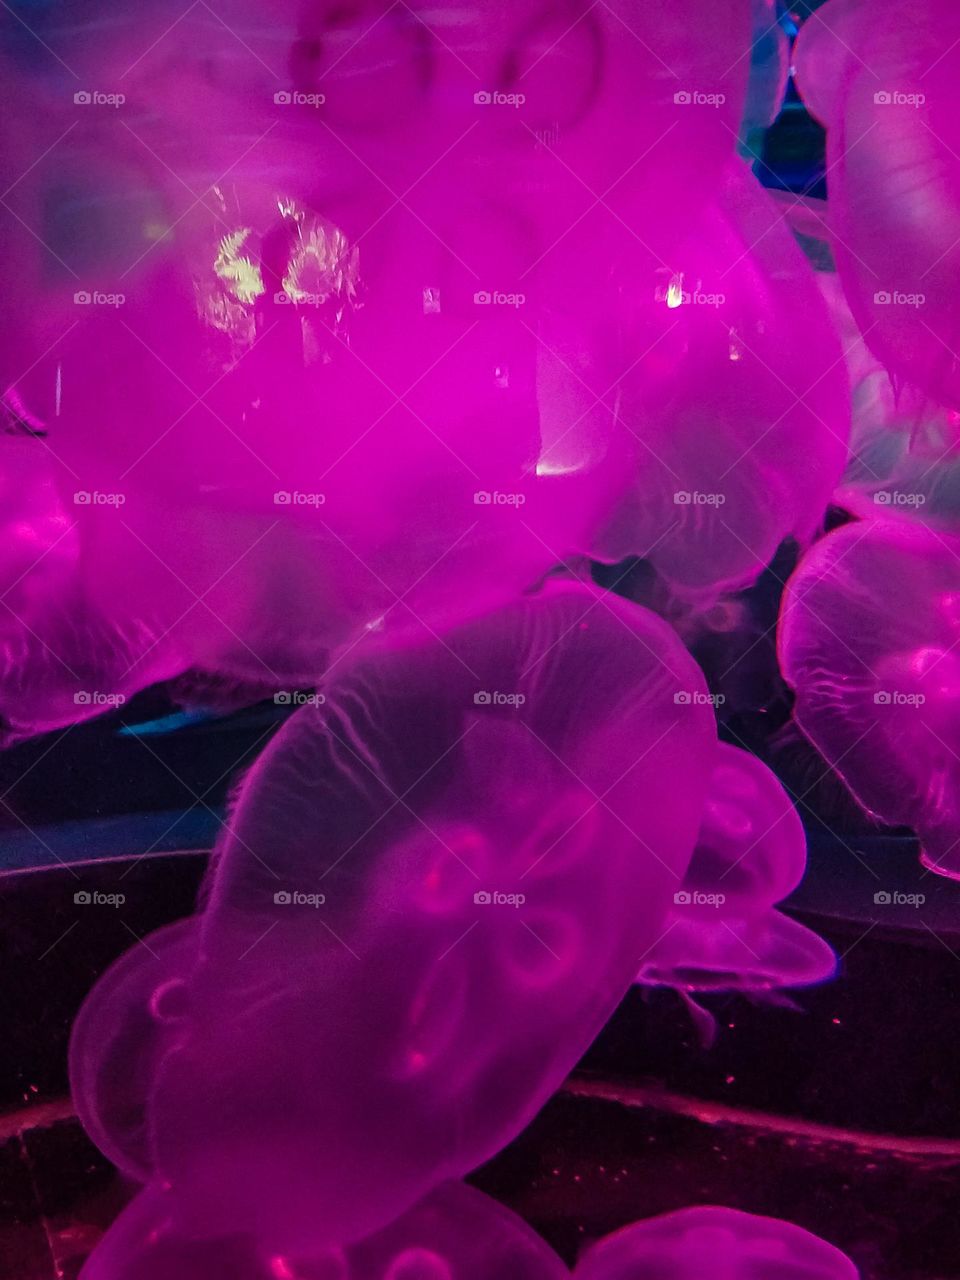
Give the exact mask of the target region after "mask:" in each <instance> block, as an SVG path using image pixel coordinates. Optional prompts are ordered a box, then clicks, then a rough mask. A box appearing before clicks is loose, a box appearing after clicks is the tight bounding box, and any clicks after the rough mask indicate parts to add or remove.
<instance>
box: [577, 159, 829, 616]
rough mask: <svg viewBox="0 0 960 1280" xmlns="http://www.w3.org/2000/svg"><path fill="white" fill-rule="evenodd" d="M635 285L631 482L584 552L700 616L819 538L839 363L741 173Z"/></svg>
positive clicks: (812, 287)
mask: <svg viewBox="0 0 960 1280" xmlns="http://www.w3.org/2000/svg"><path fill="white" fill-rule="evenodd" d="M664 263H666V265H664ZM637 270H638V274H637V277H636V278H637V281H638V283H637V286H636V289H635V290H634V296H633V298H632V302H633V311H634V325H635V327H634V330H633V331H632V332H631V334H630V346H629V348H628V350H629V351H632V352H635V353H636V354H634V355H633V356H632V357H631V362H630V363H629V367H628V368H627V369H626V370H625V372H624V373H623V376H622V380H621V383H620V389H619V399H618V402H617V406H616V419H617V421H618V422H619V424H620V428H621V430H625V431H626V432H628V433H629V437H628V438H630V439H632V442H633V444H632V453H633V462H632V468H631V471H632V475H631V483H630V488H629V490H628V492H627V493H626V494H625V495H624V497H623V499H622V500H621V502H620V503H619V505H617V506H615V507H614V509H613V510H612V512H611V515H610V518H609V519H608V521H607V525H606V527H605V529H604V530H603V531H602V533H601V534H600V535H599V536H598V537H597V538H596V539H595V540H594V543H593V547H592V553H593V554H594V555H595V556H596V557H598V558H600V559H603V560H607V561H611V562H617V561H620V560H622V559H624V558H626V557H627V556H629V555H639V556H644V557H647V558H649V559H650V560H651V562H652V563H653V564H654V566H655V567H656V569H657V571H658V572H659V573H660V574H661V575H662V576H663V577H664V578H666V579H667V580H668V581H669V582H670V583H671V585H672V587H673V589H674V590H675V592H677V593H678V594H680V595H684V596H686V597H688V598H690V599H692V600H694V601H699V602H700V605H701V606H702V607H707V606H709V605H710V604H712V603H713V602H714V601H715V600H716V598H717V597H718V596H719V595H720V594H721V593H722V592H723V591H726V590H733V589H739V588H742V587H745V586H749V585H750V584H751V583H753V582H754V581H756V579H757V578H758V577H759V575H760V573H761V572H762V570H763V569H764V568H765V567H766V565H768V564H769V563H770V561H771V560H772V558H773V556H774V553H775V552H776V549H777V547H778V546H779V544H780V543H781V541H782V540H783V539H784V538H786V537H787V536H789V535H792V536H794V537H795V538H797V539H798V540H800V541H806V540H809V539H810V538H811V537H812V536H813V533H814V532H815V530H816V529H817V528H818V526H819V524H820V522H821V520H822V517H823V513H824V511H825V509H826V506H827V503H828V501H829V498H830V494H831V491H832V489H833V487H834V485H835V483H836V481H837V480H838V479H839V477H840V474H841V473H842V470H843V466H844V463H845V461H846V457H847V444H848V436H849V406H848V396H847V393H846V382H845V378H844V371H843V362H842V359H841V351H840V348H839V344H838V342H837V339H836V335H835V333H834V331H833V328H832V325H831V323H830V319H829V315H828V313H827V310H826V307H825V305H824V302H823V299H822V297H821V296H820V293H819V291H818V289H817V287H816V283H815V281H814V279H813V274H812V270H811V267H810V264H809V263H808V262H807V261H806V259H805V258H804V256H803V254H802V252H801V250H800V249H799V247H798V246H797V245H796V243H795V242H794V241H793V239H792V237H791V235H790V233H789V232H788V230H787V229H786V227H785V226H784V225H783V224H782V219H781V216H780V213H779V211H778V210H777V208H776V206H775V205H774V204H773V203H772V202H771V200H770V198H769V196H768V194H767V193H766V192H764V191H763V189H762V188H761V187H760V186H759V184H758V183H757V182H756V180H755V179H754V178H753V176H752V175H751V174H750V173H749V172H748V171H747V170H746V169H745V168H744V167H743V166H742V163H741V162H739V161H738V162H737V163H736V164H734V165H731V166H730V167H729V169H728V172H727V175H726V181H725V183H724V185H723V187H722V189H721V192H720V194H719V197H718V200H717V204H716V206H715V208H714V209H713V210H712V211H711V212H710V213H709V215H707V216H705V217H704V218H703V220H702V223H701V228H700V231H699V234H698V235H696V236H691V237H689V238H688V239H687V240H686V241H685V242H679V243H677V244H675V246H674V248H673V251H672V252H670V251H667V252H666V253H665V254H664V256H663V258H662V259H661V260H660V261H656V260H654V259H651V260H650V261H649V262H648V263H647V264H646V268H645V269H643V268H642V267H640V268H638V269H637ZM801 349H802V350H804V352H805V359H804V362H803V365H802V371H801V366H800V365H799V364H798V363H797V361H796V360H795V358H794V355H793V353H794V352H796V351H798V350H801ZM806 357H809V359H807V358H806Z"/></svg>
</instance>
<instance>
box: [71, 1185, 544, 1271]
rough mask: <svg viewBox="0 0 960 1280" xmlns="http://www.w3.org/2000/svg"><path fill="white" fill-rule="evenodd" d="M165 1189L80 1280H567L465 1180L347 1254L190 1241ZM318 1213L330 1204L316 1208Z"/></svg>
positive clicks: (242, 1238) (131, 1210)
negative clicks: (276, 1251)
mask: <svg viewBox="0 0 960 1280" xmlns="http://www.w3.org/2000/svg"><path fill="white" fill-rule="evenodd" d="M168 1199H169V1197H167V1196H165V1194H164V1192H163V1190H162V1189H161V1188H159V1187H155V1186H152V1187H149V1188H147V1189H146V1190H144V1191H142V1192H141V1193H140V1194H139V1195H138V1196H137V1197H136V1199H135V1200H134V1201H133V1202H132V1203H131V1204H130V1205H129V1206H128V1208H127V1209H126V1210H125V1211H124V1212H123V1213H122V1214H121V1215H120V1217H119V1218H118V1219H117V1221H116V1222H115V1223H114V1225H113V1226H112V1227H111V1228H110V1230H109V1231H108V1232H107V1234H106V1236H105V1237H104V1239H103V1240H102V1241H101V1242H100V1244H99V1245H98V1246H97V1248H96V1249H95V1250H94V1252H93V1254H92V1255H91V1256H90V1258H89V1259H88V1261H87V1263H86V1265H85V1267H84V1269H83V1271H82V1272H81V1277H82V1280H278V1278H282V1280H491V1277H493V1276H509V1277H510V1280H565V1277H568V1276H569V1272H568V1271H567V1269H566V1267H564V1266H563V1264H562V1263H561V1261H560V1259H559V1258H558V1257H557V1255H556V1254H555V1253H554V1252H553V1251H552V1250H551V1249H550V1248H549V1247H548V1246H547V1245H546V1244H545V1243H544V1241H543V1240H541V1239H540V1237H539V1236H537V1235H536V1234H535V1233H534V1232H533V1231H532V1230H531V1229H530V1228H529V1227H528V1226H527V1224H526V1223H525V1222H524V1221H523V1220H522V1219H521V1218H519V1217H517V1215H516V1214H514V1213H511V1212H510V1210H509V1209H506V1208H504V1206H503V1205H501V1204H498V1203H497V1201H495V1200H492V1199H491V1198H490V1197H489V1196H486V1195H483V1194H482V1193H481V1192H479V1191H475V1190H474V1189H473V1188H472V1187H468V1186H465V1185H464V1184H463V1183H448V1184H446V1185H444V1186H442V1187H440V1188H438V1189H437V1190H436V1191H434V1192H432V1193H431V1194H430V1195H428V1196H427V1197H426V1198H425V1199H423V1200H421V1201H420V1202H419V1203H418V1204H416V1205H414V1206H413V1208H411V1209H409V1210H408V1211H407V1212H406V1213H405V1214H403V1215H402V1216H401V1217H400V1218H398V1219H397V1220H396V1221H395V1222H393V1223H391V1224H390V1225H389V1226H387V1227H386V1228H384V1229H383V1230H382V1231H378V1232H376V1233H375V1234H374V1235H372V1236H369V1237H367V1238H366V1239H364V1240H362V1241H358V1242H357V1243H356V1244H353V1245H350V1246H348V1247H347V1248H341V1247H339V1246H333V1247H332V1248H329V1249H324V1250H322V1251H321V1252H319V1253H316V1254H312V1255H310V1256H301V1257H291V1256H289V1255H286V1256H284V1255H273V1256H269V1255H267V1254H265V1253H264V1252H263V1250H261V1249H258V1247H257V1245H256V1242H255V1241H254V1240H252V1239H251V1238H250V1237H249V1236H246V1235H236V1236H231V1237H227V1238H226V1239H223V1240H188V1239H184V1238H182V1237H178V1236H177V1235H176V1234H175V1232H174V1231H173V1227H172V1223H173V1212H172V1208H171V1206H170V1205H169V1204H168V1203H167V1200H168ZM317 1213H318V1216H322V1215H323V1206H322V1205H318V1206H317Z"/></svg>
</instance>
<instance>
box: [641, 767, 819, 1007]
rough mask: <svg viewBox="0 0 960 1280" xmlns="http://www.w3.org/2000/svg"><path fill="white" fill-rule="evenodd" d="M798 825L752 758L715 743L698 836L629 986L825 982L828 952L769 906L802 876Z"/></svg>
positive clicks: (760, 986)
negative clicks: (663, 922) (661, 929)
mask: <svg viewBox="0 0 960 1280" xmlns="http://www.w3.org/2000/svg"><path fill="white" fill-rule="evenodd" d="M806 862H807V856H806V836H805V834H804V831H803V826H802V824H801V822H800V817H799V815H798V813H797V811H796V809H795V808H794V806H793V804H792V803H791V801H790V798H789V796H788V795H787V793H786V792H785V791H784V789H783V787H782V786H781V784H780V782H779V781H778V779H777V778H776V776H775V775H774V774H773V773H772V772H771V770H770V769H768V768H767V766H766V765H765V764H763V762H762V761H760V760H758V759H757V758H756V756H753V755H751V754H750V753H749V752H748V751H742V750H741V749H740V748H739V747H733V746H729V745H727V744H726V743H721V745H720V747H719V750H718V753H717V757H716V763H715V765H714V769H713V772H712V774H711V776H710V782H709V785H708V789H707V801H706V805H705V808H704V812H703V819H702V821H701V826H700V834H699V836H698V838H697V844H696V847H695V849H694V851H693V857H692V858H691V860H690V866H689V867H688V868H687V873H686V875H685V877H684V880H683V885H682V886H681V888H680V889H679V890H678V891H677V892H676V893H675V894H674V900H673V906H672V908H671V910H670V913H669V916H668V918H667V922H666V925H665V927H664V932H663V935H662V936H661V937H660V939H659V940H658V941H657V942H656V944H655V945H654V946H653V948H652V949H651V950H650V951H649V952H648V953H647V955H646V956H645V958H644V963H643V967H642V969H641V971H640V974H639V976H638V978H637V981H638V982H641V983H644V984H646V985H650V986H657V985H664V986H671V987H675V988H677V989H678V990H680V991H709V990H715V989H718V988H722V989H729V988H733V989H737V990H745V991H764V990H768V989H770V988H777V987H791V986H803V985H805V984H808V983H812V982H820V981H823V980H824V979H826V978H829V977H831V976H832V974H833V972H834V970H835V968H836V960H835V957H834V954H833V951H832V950H831V948H830V947H829V946H828V945H827V943H826V942H824V941H823V940H822V939H821V938H819V937H818V936H817V935H816V934H815V933H814V932H813V931H812V930H810V929H807V928H805V927H804V926H803V925H801V924H798V923H797V922H796V921H794V920H791V919H790V918H789V917H788V916H785V915H783V914H782V913H781V912H780V911H777V910H775V904H776V903H778V902H779V901H780V900H781V899H782V898H785V897H786V896H787V895H788V894H789V893H790V892H791V891H792V890H793V889H795V888H796V886H797V885H798V884H799V883H800V880H801V879H802V877H803V873H804V869H805V867H806Z"/></svg>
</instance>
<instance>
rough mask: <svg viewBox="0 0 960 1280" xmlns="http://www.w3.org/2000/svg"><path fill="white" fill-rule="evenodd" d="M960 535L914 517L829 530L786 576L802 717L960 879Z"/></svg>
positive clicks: (820, 744)
mask: <svg viewBox="0 0 960 1280" xmlns="http://www.w3.org/2000/svg"><path fill="white" fill-rule="evenodd" d="M958 555H960V544H958V543H957V542H956V540H955V539H953V538H947V537H944V536H941V535H938V534H936V533H933V532H931V531H929V530H927V529H924V528H923V527H919V526H914V525H910V524H908V523H906V522H898V521H886V520H874V521H865V522H863V523H854V524H849V525H846V526H844V527H843V528H842V529H838V530H836V532H834V533H831V534H830V535H829V536H828V537H826V538H824V539H823V540H822V541H821V542H819V543H817V544H816V546H814V547H813V549H812V550H811V551H810V552H809V553H808V554H807V555H806V556H805V557H804V559H803V560H801V562H800V565H799V568H798V569H797V570H796V572H795V573H794V575H793V577H792V578H791V579H790V581H789V582H788V584H787V591H786V594H785V596H784V600H783V605H782V608H781V614H780V624H779V633H778V647H779V652H780V665H781V668H782V670H783V673H784V675H785V677H786V679H787V680H788V681H789V683H790V684H791V685H792V686H793V688H794V690H795V692H796V698H797V700H796V706H795V708H794V718H795V719H796V721H797V724H798V725H799V726H800V728H801V729H802V731H803V732H804V733H805V734H806V736H807V737H808V738H809V739H810V740H811V742H812V743H813V744H814V746H815V747H816V748H817V750H818V751H819V752H820V753H821V755H823V757H824V758H825V759H826V761H827V763H828V764H830V765H831V766H832V767H833V768H834V769H835V770H836V771H837V773H838V774H839V775H840V777H841V778H842V779H843V780H844V782H846V784H847V786H848V787H849V788H850V790H851V791H852V792H853V794H854V796H855V797H856V798H857V800H858V801H859V802H860V804H861V805H863V807H864V808H865V809H866V810H867V811H868V813H870V814H872V815H873V816H874V817H875V818H878V819H880V820H881V821H882V822H885V823H889V824H892V825H904V826H909V827H912V828H913V829H914V831H916V833H917V836H918V838H919V840H920V845H921V850H922V859H921V860H922V861H923V863H924V865H926V866H928V867H930V868H931V869H932V870H934V871H937V872H939V873H940V874H941V875H946V876H951V877H953V878H957V877H958V876H960V855H958V853H957V829H958V828H957V824H958V813H960V763H958V762H960V739H958V724H960V720H958V716H957V710H958V706H960V701H958V699H960V658H958V655H957V652H956V648H957V640H958V634H960V633H958V616H957V608H958V601H960V567H958V566H960V560H958Z"/></svg>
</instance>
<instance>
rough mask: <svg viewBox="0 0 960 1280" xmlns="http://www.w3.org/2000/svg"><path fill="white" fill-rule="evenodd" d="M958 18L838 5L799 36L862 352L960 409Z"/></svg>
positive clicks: (921, 6) (834, 1)
mask: <svg viewBox="0 0 960 1280" xmlns="http://www.w3.org/2000/svg"><path fill="white" fill-rule="evenodd" d="M958 37H960V15H958V13H957V11H956V9H955V7H954V6H952V5H950V4H947V3H942V2H941V0H918V3H916V4H912V5H911V6H910V7H909V9H908V10H904V9H903V7H902V6H900V5H897V4H895V3H892V0H880V3H878V4H867V3H864V0H829V3H828V4H826V5H824V7H823V8H822V9H820V10H818V12H817V13H816V14H814V15H813V16H812V17H811V18H809V19H808V21H807V22H806V23H805V24H804V26H803V28H802V29H801V33H800V37H799V40H798V43H797V52H796V60H797V77H798V84H799V87H800V90H801V93H802V94H803V96H804V98H805V100H806V101H807V103H808V105H809V106H810V108H811V110H812V111H813V112H814V113H815V114H816V115H817V116H818V117H819V118H820V119H821V120H822V121H823V123H824V124H826V126H827V161H828V169H827V172H828V181H829V184H830V197H829V224H830V228H831V231H832V243H833V251H834V255H835V258H836V261H837V268H838V270H839V272H840V276H841V279H842V281H843V285H844V289H845V291H846V294H847V297H848V298H849V301H850V305H851V308H852V310H853V314H854V316H855V317H856V320H857V323H858V324H859V326H860V328H861V330H862V332H863V335H864V338H865V340H866V342H867V344H868V345H869V346H870V348H871V350H873V351H874V352H875V353H876V355H877V356H878V358H879V359H880V361H881V362H882V364H883V365H884V367H885V368H886V369H887V370H889V372H890V373H891V374H892V375H893V376H894V377H895V378H896V379H897V380H898V382H907V383H912V384H915V385H916V386H918V387H919V388H921V389H922V390H923V391H924V392H925V393H926V394H928V395H929V396H931V397H932V398H933V399H934V400H935V401H937V402H939V403H943V404H946V405H948V406H950V407H953V408H956V407H957V405H958V394H960V379H958V374H957V367H958V357H957V346H958V312H957V294H958V281H960V247H958V242H960V163H958V161H957V153H958V149H960V131H958V124H957V119H956V112H955V110H954V100H955V79H956V67H955V61H956V54H955V45H956V42H957V39H958Z"/></svg>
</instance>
